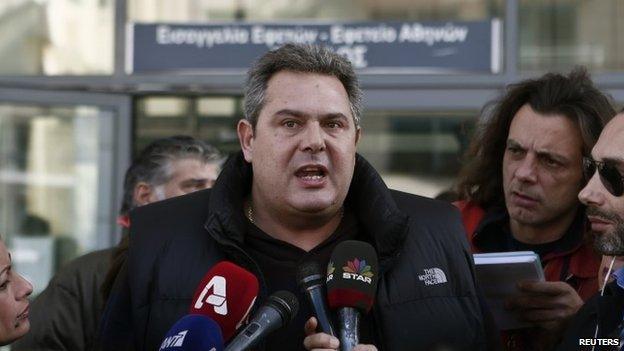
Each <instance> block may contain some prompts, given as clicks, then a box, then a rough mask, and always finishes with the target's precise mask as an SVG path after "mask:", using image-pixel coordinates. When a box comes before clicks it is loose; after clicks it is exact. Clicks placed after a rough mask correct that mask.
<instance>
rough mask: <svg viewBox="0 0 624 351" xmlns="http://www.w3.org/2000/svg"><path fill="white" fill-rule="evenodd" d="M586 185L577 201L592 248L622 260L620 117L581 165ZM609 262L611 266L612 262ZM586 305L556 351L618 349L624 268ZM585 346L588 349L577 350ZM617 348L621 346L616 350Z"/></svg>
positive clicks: (623, 126)
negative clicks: (586, 222) (582, 209)
mask: <svg viewBox="0 0 624 351" xmlns="http://www.w3.org/2000/svg"><path fill="white" fill-rule="evenodd" d="M583 166H584V167H583V168H584V172H585V177H586V179H588V181H587V185H586V186H585V188H583V190H581V192H580V193H579V195H578V197H579V200H581V202H582V203H583V204H585V205H586V206H587V216H588V218H589V223H590V225H591V233H592V234H593V235H594V236H595V239H594V247H595V248H596V250H597V251H598V252H600V253H601V254H603V255H604V257H613V258H614V257H615V256H623V255H624V113H622V112H621V113H620V114H619V115H617V116H616V117H615V118H614V119H613V120H612V121H611V122H609V124H608V125H607V126H606V127H605V129H604V130H603V132H602V134H601V135H600V139H598V142H597V143H596V146H594V148H593V150H592V153H591V157H586V158H584V159H583ZM613 258H612V259H610V260H609V261H613ZM608 270H610V272H608V274H611V273H613V276H614V281H612V282H611V283H609V284H607V285H606V286H605V287H602V288H603V289H602V291H601V292H600V293H598V294H596V296H594V297H593V298H592V299H590V300H589V301H588V302H587V303H586V304H585V305H584V306H583V308H582V309H581V310H580V311H579V313H578V314H577V315H576V317H575V318H574V320H573V322H572V323H571V324H570V327H569V328H568V330H567V331H566V334H565V337H564V339H563V342H562V343H561V345H559V350H576V349H587V350H589V349H591V347H590V346H589V345H591V346H592V347H594V345H595V347H594V350H614V349H619V347H616V346H615V345H618V344H619V342H620V340H621V334H622V329H623V327H624V324H623V323H622V317H623V315H624V268H617V269H613V268H612V267H611V269H608ZM579 345H588V346H585V347H583V346H579ZM618 346H619V345H618Z"/></svg>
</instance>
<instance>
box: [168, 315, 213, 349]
mask: <svg viewBox="0 0 624 351" xmlns="http://www.w3.org/2000/svg"><path fill="white" fill-rule="evenodd" d="M158 350H159V351H166V350H171V351H195V350H205V351H223V336H221V328H219V325H218V324H217V323H216V322H215V321H213V320H212V319H210V318H209V317H206V316H202V315H199V314H188V315H186V316H184V317H182V318H180V320H178V321H177V322H176V323H175V324H174V325H173V327H171V329H169V332H167V335H166V336H165V339H164V340H163V342H162V344H161V345H160V348H159V349H158Z"/></svg>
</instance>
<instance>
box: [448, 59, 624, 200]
mask: <svg viewBox="0 0 624 351" xmlns="http://www.w3.org/2000/svg"><path fill="white" fill-rule="evenodd" d="M525 104H529V105H530V106H531V108H532V109H533V110H534V111H535V112H537V113H540V114H543V115H549V114H556V115H563V116H565V117H567V118H569V119H570V120H572V121H573V122H574V123H575V124H576V125H577V126H578V128H579V130H580V132H581V136H582V138H583V155H585V156H586V155H589V154H590V152H591V149H592V148H593V146H594V144H595V143H596V141H597V140H598V137H599V136H600V132H601V131H602V128H603V127H604V126H605V125H606V124H607V122H608V121H609V120H610V119H611V118H612V117H613V116H614V115H615V109H614V107H613V105H612V103H611V100H610V98H608V97H607V96H606V95H605V94H603V93H601V92H600V91H599V90H598V89H597V88H596V87H595V86H594V84H593V83H592V81H591V79H590V77H589V74H588V73H587V71H586V70H585V69H584V68H582V67H579V68H575V69H574V70H572V71H571V72H570V73H569V74H568V75H567V76H564V75H561V74H557V73H548V74H545V75H544V76H542V77H540V78H538V79H529V80H525V81H522V82H520V83H517V84H511V85H509V86H508V87H507V88H506V90H505V92H504V94H503V95H502V96H501V97H500V98H498V99H496V100H494V101H491V102H490V103H488V104H487V105H486V106H485V107H484V109H483V111H482V112H483V116H482V119H481V123H480V124H479V125H478V127H477V130H476V132H475V135H474V137H473V139H472V142H471V144H470V147H469V149H468V151H467V153H466V155H465V159H466V165H465V167H463V168H462V170H461V171H460V174H459V180H458V186H457V190H458V193H459V195H460V198H462V199H467V200H470V201H473V202H475V203H476V204H478V205H479V206H482V207H489V206H492V205H503V204H504V200H503V180H502V167H503V156H504V153H505V148H506V143H507V136H508V134H509V127H510V125H511V121H512V119H513V118H514V116H515V115H516V113H517V112H518V110H519V109H520V108H521V107H522V106H524V105H525Z"/></svg>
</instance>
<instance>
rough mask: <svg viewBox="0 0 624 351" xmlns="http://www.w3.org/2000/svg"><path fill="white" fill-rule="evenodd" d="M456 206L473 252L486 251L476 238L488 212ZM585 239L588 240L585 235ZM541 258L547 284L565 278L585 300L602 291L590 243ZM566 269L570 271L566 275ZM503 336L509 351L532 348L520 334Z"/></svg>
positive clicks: (597, 261) (472, 205) (467, 204)
mask: <svg viewBox="0 0 624 351" xmlns="http://www.w3.org/2000/svg"><path fill="white" fill-rule="evenodd" d="M454 205H455V206H457V207H458V208H459V211H460V212H461V216H462V221H463V223H464V227H465V229H466V236H467V238H468V242H469V243H470V249H471V251H472V252H473V253H479V252H483V251H482V250H480V249H479V247H477V245H476V242H475V237H476V235H477V232H476V230H477V228H478V227H479V224H480V223H481V221H482V220H483V218H484V217H485V214H486V212H485V210H484V209H483V208H481V207H480V206H478V205H476V204H475V203H472V202H466V201H458V202H455V203H454ZM583 237H584V238H585V235H583ZM541 259H542V264H543V265H544V277H545V278H546V280H547V281H558V280H561V279H560V278H561V277H562V276H565V278H564V281H566V282H568V283H569V284H570V285H571V286H572V287H574V288H575V289H576V292H577V293H578V294H579V296H580V297H581V298H582V299H583V301H587V300H588V299H589V298H590V297H591V296H592V295H594V294H595V293H596V292H597V291H598V269H599V267H600V256H599V255H598V254H597V253H596V252H595V251H594V250H593V248H592V244H591V242H589V241H588V240H581V241H580V242H578V243H577V244H576V245H574V246H573V248H572V249H569V250H566V251H560V252H552V253H549V254H547V255H545V256H544V257H542V258H541ZM566 266H567V269H566ZM564 269H565V270H566V271H567V272H565V273H564V272H562V271H563V270H564ZM513 334H516V335H513ZM520 334H522V333H520ZM502 336H503V341H504V344H505V345H506V346H507V347H506V348H507V349H508V350H528V349H530V348H531V347H527V345H528V342H527V341H528V340H526V338H524V337H522V336H520V335H518V333H503V335H502ZM523 339H525V340H523Z"/></svg>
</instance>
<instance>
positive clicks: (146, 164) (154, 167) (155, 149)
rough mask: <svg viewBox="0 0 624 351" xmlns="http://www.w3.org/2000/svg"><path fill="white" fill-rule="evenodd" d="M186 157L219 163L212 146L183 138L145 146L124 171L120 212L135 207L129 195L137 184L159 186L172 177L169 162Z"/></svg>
mask: <svg viewBox="0 0 624 351" xmlns="http://www.w3.org/2000/svg"><path fill="white" fill-rule="evenodd" d="M188 158H190V159H197V160H199V161H201V162H203V163H219V164H220V163H221V162H222V160H223V157H222V156H221V153H220V152H219V150H217V148H215V147H214V146H212V145H210V144H208V143H205V142H203V141H201V140H197V139H194V138H192V137H190V136H185V135H176V136H172V137H169V138H163V139H158V140H156V141H154V142H152V143H151V144H149V145H148V146H147V147H145V149H143V151H141V153H140V154H139V155H138V157H137V158H136V159H135V160H134V162H133V163H132V165H131V166H130V168H128V170H127V171H126V176H125V178H124V194H123V200H122V204H121V210H120V213H121V214H126V213H128V211H130V210H131V209H132V208H134V207H135V206H136V204H135V203H134V200H133V193H134V187H135V186H136V185H137V184H138V183H139V182H145V183H147V184H149V185H151V186H153V187H157V186H159V185H162V184H164V183H166V182H168V181H169V180H171V177H172V176H173V169H172V161H175V160H180V159H188Z"/></svg>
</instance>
